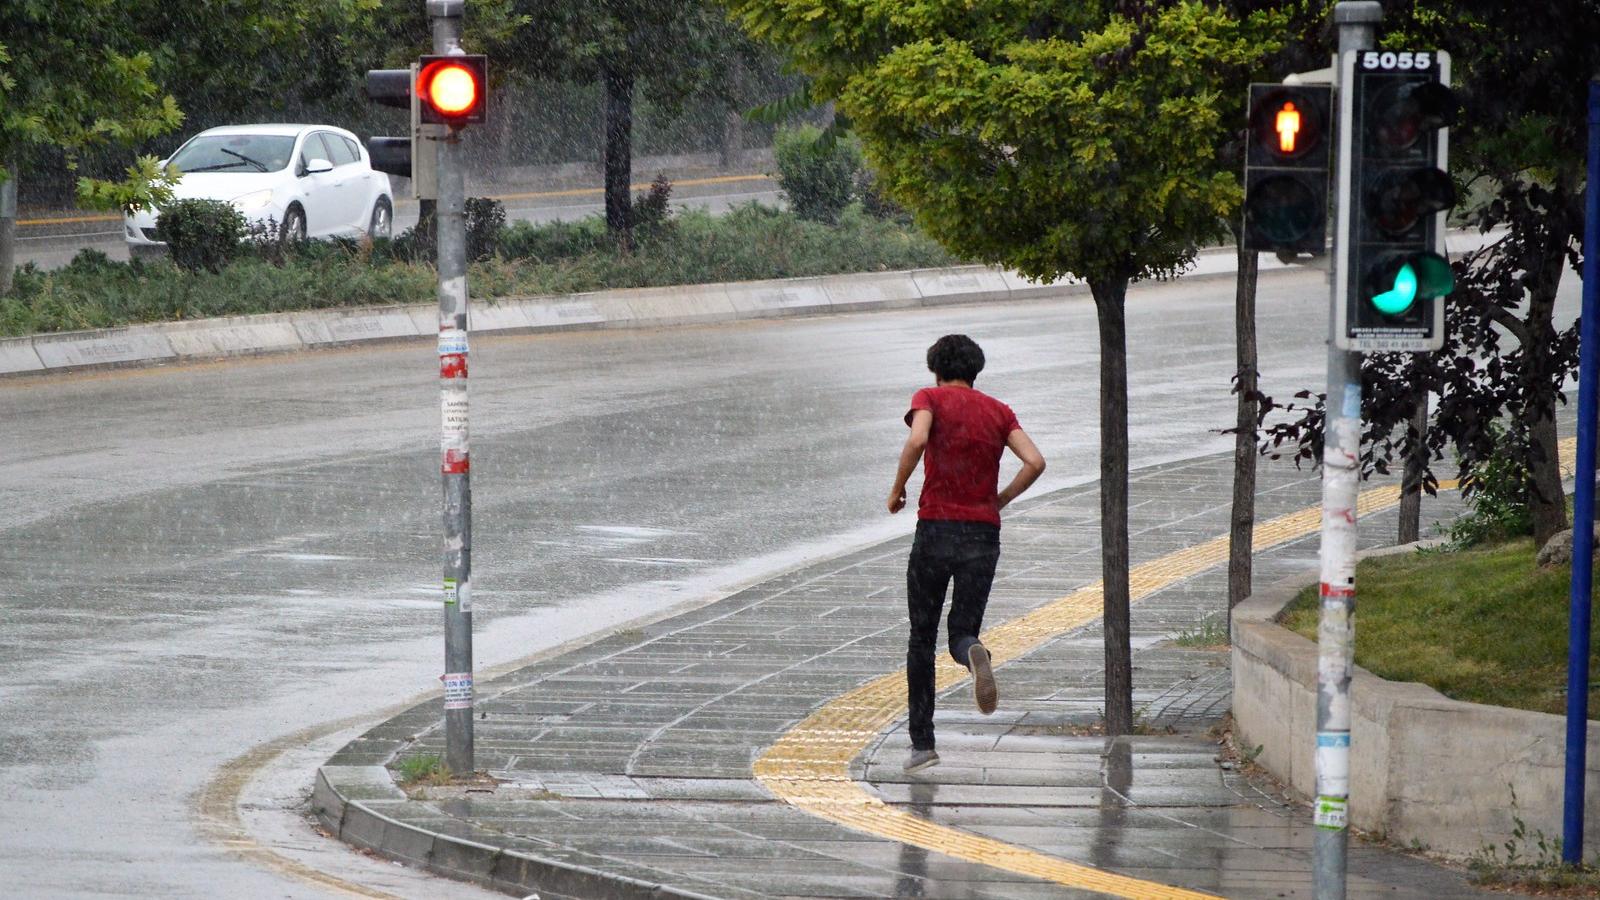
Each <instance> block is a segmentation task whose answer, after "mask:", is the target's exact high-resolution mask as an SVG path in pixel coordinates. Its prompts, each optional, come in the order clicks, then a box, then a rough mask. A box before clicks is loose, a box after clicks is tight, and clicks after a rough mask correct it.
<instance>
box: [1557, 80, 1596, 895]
mask: <svg viewBox="0 0 1600 900" xmlns="http://www.w3.org/2000/svg"><path fill="white" fill-rule="evenodd" d="M1581 319H1582V322H1581V324H1580V325H1579V337H1578V472H1577V483H1576V484H1575V485H1574V486H1573V510H1572V593H1571V595H1570V599H1571V607H1570V613H1569V618H1568V622H1567V783H1566V791H1565V797H1564V802H1563V808H1562V816H1561V859H1562V860H1563V861H1564V862H1568V863H1571V864H1573V865H1577V864H1578V863H1580V862H1582V861H1583V788H1584V785H1583V779H1584V768H1585V766H1586V765H1587V759H1586V757H1587V756H1588V744H1589V740H1588V739H1589V605H1590V599H1591V598H1590V588H1591V586H1592V584H1593V576H1594V553H1593V547H1594V469H1595V460H1594V453H1595V403H1596V399H1597V398H1596V397H1595V390H1596V388H1597V387H1600V368H1597V367H1600V79H1596V80H1595V81H1591V82H1589V190H1588V195H1587V197H1586V198H1585V203H1584V222H1583V314H1582V316H1581Z"/></svg>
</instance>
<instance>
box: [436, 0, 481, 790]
mask: <svg viewBox="0 0 1600 900" xmlns="http://www.w3.org/2000/svg"><path fill="white" fill-rule="evenodd" d="M465 7H466V0H427V10H428V17H429V19H431V20H432V25H433V52H434V53H435V54H437V55H441V56H454V55H463V51H462V49H461V15H462V13H463V12H464V11H465ZM460 141H461V135H460V132H459V130H458V129H454V128H452V129H448V130H447V131H446V134H445V135H444V136H443V137H442V138H440V139H439V140H438V142H437V143H438V153H439V158H438V178H439V200H438V208H437V211H436V214H435V233H436V234H437V236H438V256H437V260H438V271H439V288H438V296H439V389H440V390H439V393H440V408H441V410H442V413H443V418H442V423H441V424H442V440H441V456H442V463H441V466H440V470H441V472H442V474H443V476H444V671H445V674H444V679H443V680H444V736H445V765H447V766H449V767H450V771H452V772H454V773H457V774H460V775H470V774H472V772H473V771H475V769H476V766H475V765H474V763H473V753H472V474H471V468H470V461H469V460H470V457H469V455H468V450H467V230H466V219H465V218H464V212H463V211H464V208H465V206H466V184H465V179H464V177H463V172H462V170H461V155H460V151H461V143H460Z"/></svg>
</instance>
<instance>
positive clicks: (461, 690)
mask: <svg viewBox="0 0 1600 900" xmlns="http://www.w3.org/2000/svg"><path fill="white" fill-rule="evenodd" d="M439 680H440V681H443V682H444V708H445V709H471V708H472V673H471V672H450V673H448V674H445V675H440V676H439Z"/></svg>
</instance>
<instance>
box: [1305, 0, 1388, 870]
mask: <svg viewBox="0 0 1600 900" xmlns="http://www.w3.org/2000/svg"><path fill="white" fill-rule="evenodd" d="M1333 15H1334V21H1335V22H1336V23H1337V24H1338V26H1339V52H1340V55H1341V58H1342V56H1343V54H1344V53H1346V52H1349V51H1352V50H1367V49H1370V48H1371V47H1373V46H1374V45H1375V44H1376V42H1377V24H1378V22H1379V21H1380V20H1381V19H1382V18H1383V7H1382V6H1381V5H1379V4H1378V3H1376V2H1372V0H1363V2H1343V3H1339V4H1337V5H1336V6H1335V7H1334V14H1333ZM1339 69H1340V67H1338V66H1335V70H1336V71H1338V70H1339ZM1338 89H1339V90H1340V91H1348V90H1349V89H1350V85H1347V84H1340V85H1338ZM1339 106H1340V109H1341V110H1344V109H1348V108H1349V104H1347V103H1345V102H1343V101H1342V100H1341V102H1340V104H1339ZM1351 126H1352V122H1351V120H1350V119H1349V118H1348V117H1346V116H1341V117H1340V122H1339V128H1340V130H1341V133H1342V135H1343V136H1344V137H1342V138H1341V146H1342V147H1349V146H1350V144H1349V141H1350V138H1351ZM1338 162H1339V167H1340V172H1341V177H1340V179H1339V185H1340V189H1339V190H1338V191H1335V195H1334V202H1335V203H1336V204H1338V206H1339V211H1338V213H1339V221H1340V223H1345V222H1348V221H1349V220H1350V219H1349V217H1350V216H1351V214H1352V213H1353V209H1352V208H1351V204H1353V203H1354V202H1355V199H1354V198H1353V196H1352V193H1353V192H1352V191H1350V190H1349V185H1350V184H1351V179H1350V178H1349V177H1348V172H1349V166H1350V155H1349V154H1348V153H1345V154H1343V155H1342V158H1341V159H1339V161H1338ZM1344 234H1345V231H1344V229H1343V228H1335V229H1334V242H1335V246H1334V248H1333V261H1334V265H1336V266H1344V265H1348V264H1349V263H1348V260H1347V258H1346V253H1345V250H1346V248H1344V247H1340V246H1339V245H1338V242H1339V241H1340V240H1341V239H1342V237H1343V235H1344ZM1334 283H1335V284H1337V280H1335V282H1334ZM1330 297H1331V301H1330V303H1329V307H1328V313H1329V314H1328V321H1329V327H1328V397H1327V402H1326V403H1325V405H1324V407H1323V408H1324V410H1325V412H1326V417H1325V419H1324V422H1325V425H1324V429H1323V444H1322V550H1321V569H1322V577H1321V581H1322V584H1321V593H1322V610H1321V619H1320V621H1319V623H1318V626H1317V735H1316V741H1317V743H1316V790H1317V797H1316V805H1315V807H1314V813H1313V821H1314V823H1315V825H1316V829H1315V831H1316V837H1315V841H1314V845H1313V858H1312V876H1313V896H1314V897H1316V900H1343V898H1344V896H1345V871H1346V865H1345V850H1346V846H1347V844H1348V842H1349V835H1350V831H1349V803H1350V675H1351V672H1352V670H1353V669H1354V667H1355V621H1354V619H1353V618H1352V614H1353V613H1354V612H1355V605H1356V498H1357V495H1358V493H1359V491H1360V487H1361V354H1359V353H1354V352H1349V351H1345V350H1340V349H1339V348H1338V347H1337V346H1336V344H1335V341H1334V335H1335V324H1334V323H1335V310H1336V308H1337V304H1340V303H1343V302H1344V298H1343V297H1341V296H1339V295H1338V292H1337V290H1336V289H1334V288H1332V287H1331V286H1330Z"/></svg>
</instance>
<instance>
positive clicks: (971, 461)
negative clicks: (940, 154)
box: [889, 334, 1044, 772]
mask: <svg viewBox="0 0 1600 900" xmlns="http://www.w3.org/2000/svg"><path fill="white" fill-rule="evenodd" d="M928 371H930V372H932V373H933V377H934V384H935V386H934V387H931V388H923V389H922V390H919V391H917V392H916V394H914V395H913V396H912V398H911V409H910V411H909V412H907V413H906V424H907V425H909V426H911V436H910V437H908V438H906V445H905V447H904V448H903V449H902V450H901V451H900V468H899V470H898V471H897V472H896V473H895V477H894V487H893V488H891V489H890V490H889V512H891V513H897V512H899V511H900V510H902V509H904V508H905V505H906V481H907V480H908V479H910V478H911V473H912V472H914V471H916V468H917V461H918V460H923V459H924V456H926V459H925V462H924V466H923V481H922V496H921V498H920V499H919V500H918V501H917V535H916V539H915V540H914V541H913V542H912V544H911V559H910V561H909V563H908V565H907V567H906V604H907V607H908V608H909V610H910V613H911V639H910V641H909V642H908V644H907V646H906V696H907V700H908V704H907V705H908V706H909V707H910V711H911V755H910V756H909V757H907V758H906V762H905V770H906V771H907V772H917V771H920V770H922V769H926V768H928V767H929V766H932V765H936V764H938V762H939V754H938V753H937V752H935V751H934V741H933V655H934V649H933V647H934V643H935V642H936V641H937V640H938V638H939V614H940V612H942V611H943V609H944V595H945V590H946V588H947V587H948V586H949V584H950V582H951V580H952V579H953V580H954V581H955V585H956V586H955V596H954V598H953V599H952V601H951V603H950V618H949V621H948V623H947V625H946V630H947V632H948V635H949V639H950V656H951V658H952V659H954V660H955V661H956V662H958V663H960V664H962V665H963V666H966V667H967V669H968V670H970V671H971V672H972V695H973V699H974V700H975V701H976V702H977V704H978V710H979V711H980V712H982V713H983V714H984V715H988V714H989V713H992V712H994V708H995V704H996V703H997V702H998V701H999V692H998V691H997V689H996V688H995V684H994V670H993V668H992V667H991V665H990V660H989V651H988V650H987V649H985V648H984V646H983V644H981V643H979V641H978V631H979V629H980V628H981V627H982V625H983V611H984V607H986V606H987V605H988V604H989V586H990V584H992V583H993V581H994V567H995V563H996V562H998V561H999V559H1000V510H1002V509H1005V508H1006V506H1007V504H1009V503H1010V502H1011V501H1013V500H1015V499H1017V496H1018V495H1020V494H1021V493H1022V492H1023V491H1025V490H1027V489H1028V487H1029V486H1031V485H1032V484H1033V483H1034V481H1036V480H1037V479H1038V478H1039V475H1040V474H1041V473H1043V472H1044V457H1043V456H1041V455H1040V454H1039V448H1037V447H1035V446H1034V445H1033V441H1032V440H1030V439H1029V438H1028V435H1027V433H1026V432H1024V431H1023V430H1022V426H1020V425H1018V424H1017V417H1016V415H1015V414H1013V413H1012V412H1011V407H1009V406H1006V405H1005V404H1004V403H1001V402H1000V401H999V400H996V399H994V398H993V397H990V396H989V395H987V394H984V393H983V392H981V391H979V390H977V389H976V388H974V387H973V386H972V383H973V382H974V381H976V380H977V378H978V373H979V372H982V371H983V350H982V349H981V348H979V347H978V345H977V343H976V342H974V341H973V340H972V339H971V338H969V337H967V336H966V335H964V334H950V335H945V336H944V337H942V338H940V339H939V340H937V341H935V342H934V344H933V346H932V347H929V348H928ZM1007 447H1010V448H1011V452H1012V453H1014V454H1016V456H1017V458H1018V459H1020V460H1021V461H1022V469H1021V471H1019V472H1017V475H1016V477H1015V478H1013V479H1011V483H1010V484H1009V485H1007V486H1006V488H1005V490H997V489H998V488H999V485H1000V456H1001V454H1002V453H1003V452H1004V451H1005V448H1007Z"/></svg>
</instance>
